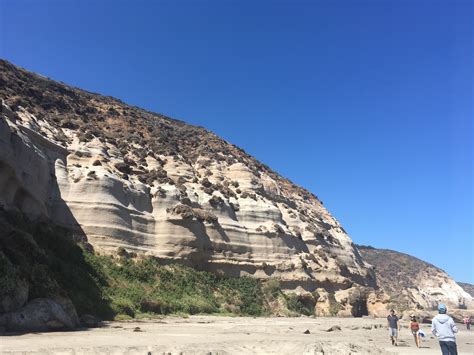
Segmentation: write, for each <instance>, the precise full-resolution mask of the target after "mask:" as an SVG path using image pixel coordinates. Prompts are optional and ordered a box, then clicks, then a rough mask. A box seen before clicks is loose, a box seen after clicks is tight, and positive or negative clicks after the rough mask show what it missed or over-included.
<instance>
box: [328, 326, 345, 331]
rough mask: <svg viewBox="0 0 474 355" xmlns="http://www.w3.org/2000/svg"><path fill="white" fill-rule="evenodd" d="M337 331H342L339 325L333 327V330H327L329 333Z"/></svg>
mask: <svg viewBox="0 0 474 355" xmlns="http://www.w3.org/2000/svg"><path fill="white" fill-rule="evenodd" d="M335 330H341V327H340V326H338V325H333V326H332V327H331V328H329V329H327V330H326V331H327V332H334V331H335Z"/></svg>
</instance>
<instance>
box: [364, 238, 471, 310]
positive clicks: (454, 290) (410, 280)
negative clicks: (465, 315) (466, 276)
mask: <svg viewBox="0 0 474 355" xmlns="http://www.w3.org/2000/svg"><path fill="white" fill-rule="evenodd" d="M359 250H360V252H361V254H362V257H363V258H364V259H365V260H366V261H367V262H368V263H370V264H371V265H373V266H374V269H375V275H376V282H377V290H376V292H373V293H372V294H371V295H370V296H369V302H368V306H369V310H370V313H372V314H379V315H385V314H386V312H387V308H389V307H395V308H398V309H399V310H400V309H401V310H404V309H407V310H408V309H411V310H414V309H417V310H420V311H421V310H425V311H430V310H436V307H437V306H438V303H445V304H447V305H448V307H449V309H450V311H452V310H453V309H455V308H461V309H464V308H474V299H473V298H472V296H471V295H470V294H468V293H467V292H466V291H464V290H463V289H462V288H461V287H460V286H459V285H458V284H457V283H456V282H455V281H454V280H453V279H452V278H451V277H450V276H449V275H448V274H447V273H446V272H444V271H443V270H441V269H439V268H437V267H435V266H434V265H431V264H429V263H427V262H425V261H422V260H420V259H418V258H415V257H413V256H411V255H407V254H404V253H399V252H396V251H393V250H387V249H376V248H373V247H367V246H359Z"/></svg>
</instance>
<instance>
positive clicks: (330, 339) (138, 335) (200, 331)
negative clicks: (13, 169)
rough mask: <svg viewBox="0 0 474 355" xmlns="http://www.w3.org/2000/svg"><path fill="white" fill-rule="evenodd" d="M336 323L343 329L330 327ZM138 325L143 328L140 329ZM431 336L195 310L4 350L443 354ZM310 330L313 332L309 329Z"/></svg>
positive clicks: (17, 339) (469, 343)
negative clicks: (395, 336) (395, 340)
mask: <svg viewBox="0 0 474 355" xmlns="http://www.w3.org/2000/svg"><path fill="white" fill-rule="evenodd" d="M334 325H337V326H339V327H340V328H341V330H334V331H331V332H327V331H326V330H327V329H328V328H330V327H332V326H334ZM137 327H139V329H136V328H137ZM422 329H423V330H424V331H425V332H426V333H427V338H425V340H424V341H423V342H422V348H420V349H417V348H416V347H415V344H414V341H413V338H412V337H411V334H410V331H409V329H408V328H406V324H404V327H403V328H402V330H401V334H400V338H399V346H398V347H395V346H392V345H391V344H390V342H389V340H388V332H387V329H386V328H385V321H384V319H369V318H364V319H361V318H344V319H343V318H307V317H301V318H246V317H239V318H233V317H215V316H192V317H189V318H175V317H166V318H163V319H160V320H150V321H141V322H136V321H134V322H107V323H105V324H104V326H103V327H101V328H95V329H88V330H82V331H72V332H56V333H33V334H7V335H4V336H0V353H1V354H145V355H148V354H153V355H155V354H206V355H209V354H213V355H214V354H293V355H296V354H326V355H327V354H345V355H347V354H408V355H409V354H440V353H441V351H440V350H439V346H438V342H437V340H436V339H434V338H433V337H432V336H431V335H430V332H429V325H423V326H422ZM306 330H309V334H304V332H305V331H306ZM457 343H458V350H459V353H460V354H474V330H472V331H471V332H468V331H466V330H465V329H464V328H463V327H462V325H460V332H459V334H458V337H457Z"/></svg>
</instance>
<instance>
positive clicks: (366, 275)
mask: <svg viewBox="0 0 474 355" xmlns="http://www.w3.org/2000/svg"><path fill="white" fill-rule="evenodd" d="M0 96H1V98H2V100H3V103H2V112H1V119H0V167H1V169H0V205H1V206H3V207H4V208H7V209H13V208H14V209H18V210H20V211H22V212H24V213H26V214H28V215H29V216H31V217H35V218H49V219H51V220H52V221H53V222H55V223H57V224H59V225H62V226H65V227H68V228H69V229H73V230H75V231H76V232H77V234H78V235H80V236H82V237H83V238H86V239H87V241H88V242H89V243H91V244H92V245H93V246H94V248H95V249H96V250H99V251H103V252H112V251H116V250H117V248H118V247H123V248H125V249H127V250H129V251H134V252H137V253H141V254H147V255H153V256H156V257H159V258H162V259H163V260H164V261H166V260H178V261H181V262H185V263H188V264H190V265H193V266H195V267H198V268H202V269H207V270H211V271H214V272H219V273H223V274H224V275H227V276H229V275H230V276H239V275H253V276H255V277H259V278H267V277H277V278H279V279H280V280H281V283H282V285H283V286H284V287H285V288H287V289H293V290H296V291H297V292H312V291H315V290H317V291H318V293H319V295H320V302H322V305H321V309H322V310H328V309H329V306H330V305H331V303H334V302H336V303H340V304H343V305H345V306H343V307H339V308H338V309H337V311H338V312H341V313H344V312H346V313H350V312H353V308H354V304H355V303H357V302H356V301H354V300H353V299H351V297H349V296H350V295H351V294H353V292H352V291H357V295H359V296H360V297H361V298H362V299H363V297H364V295H365V292H364V291H363V290H364V287H366V286H373V285H374V279H373V275H372V273H371V270H370V267H369V265H367V264H366V263H365V262H364V261H363V259H362V258H361V257H360V255H359V253H358V251H357V249H356V248H355V246H354V244H353V243H352V241H351V239H350V238H349V236H348V235H347V234H346V232H345V231H344V229H343V228H342V227H341V225H340V224H339V223H338V222H337V221H336V220H335V219H334V218H333V217H332V216H331V214H330V213H329V212H328V211H327V210H326V209H325V208H324V206H323V205H322V203H321V202H320V201H319V200H318V199H317V198H316V197H315V196H314V195H312V194H311V193H309V192H307V191H306V190H304V189H302V188H300V187H298V186H296V185H294V184H292V183H291V182H290V181H288V180H286V179H284V178H282V177H281V176H279V175H278V174H276V173H275V172H273V171H272V170H270V169H269V168H268V167H266V166H265V165H263V164H261V163H259V162H258V161H256V160H255V159H254V158H252V157H251V156H249V155H247V154H246V153H245V152H244V151H242V150H241V149H239V148H237V147H235V146H233V145H231V144H229V143H227V142H225V141H223V140H222V139H220V138H218V137H217V136H216V135H214V134H213V133H211V132H208V131H207V130H205V129H203V128H200V127H194V126H190V125H187V124H185V123H183V122H180V121H176V120H173V119H170V118H167V117H164V116H162V115H158V114H153V113H150V112H147V111H144V110H141V109H138V108H136V107H131V106H128V105H126V104H124V103H122V102H120V101H119V100H116V99H113V98H110V97H104V96H100V95H97V94H92V93H88V92H85V91H82V90H79V89H76V88H72V87H69V86H67V85H64V84H60V83H57V82H54V81H51V80H48V79H46V78H44V77H41V76H38V75H35V74H32V73H29V72H27V71H25V70H23V69H20V68H18V67H15V66H13V65H12V64H10V63H8V62H6V61H1V62H0ZM351 303H352V304H351Z"/></svg>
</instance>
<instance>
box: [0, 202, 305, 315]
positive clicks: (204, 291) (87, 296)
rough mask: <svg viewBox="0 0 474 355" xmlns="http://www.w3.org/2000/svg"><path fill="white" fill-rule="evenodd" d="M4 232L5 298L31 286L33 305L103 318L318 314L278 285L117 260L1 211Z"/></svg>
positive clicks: (1, 279) (0, 259) (124, 257)
mask: <svg viewBox="0 0 474 355" xmlns="http://www.w3.org/2000/svg"><path fill="white" fill-rule="evenodd" d="M0 230H1V231H2V232H1V233H0V299H3V298H7V297H9V298H15V297H16V294H15V293H16V292H19V291H18V287H17V286H16V285H18V284H23V285H24V284H27V285H28V299H29V300H31V299H34V298H39V297H47V298H51V299H57V298H61V297H62V298H69V299H70V300H71V301H72V303H73V304H74V306H75V307H76V310H77V312H78V314H93V315H96V316H98V317H100V318H102V319H127V318H143V317H154V316H157V315H164V314H181V315H183V314H227V315H250V316H264V315H271V314H282V315H287V316H291V315H294V316H296V315H300V314H307V315H309V314H312V313H313V310H312V309H310V308H308V307H307V306H306V305H305V304H304V303H303V302H302V301H301V300H300V299H299V296H298V295H296V294H285V293H283V292H282V291H281V289H280V285H279V282H278V280H275V279H273V280H270V281H267V282H263V281H261V280H257V279H254V278H251V277H240V278H230V277H222V276H218V275H216V274H213V273H210V272H205V271H198V270H195V269H193V268H190V267H187V266H183V265H180V264H171V265H162V263H160V260H159V259H158V258H153V257H139V256H137V255H136V254H133V253H128V252H127V251H126V250H124V249H123V248H121V250H117V253H116V255H98V254H96V253H94V252H93V251H92V249H91V248H90V246H89V245H88V244H87V243H81V241H78V239H81V238H78V237H77V236H74V235H73V234H71V233H70V232H68V231H67V230H65V229H63V228H60V227H57V226H54V225H51V224H50V223H39V222H35V223H33V222H31V221H29V220H28V219H26V218H25V217H24V216H22V215H21V214H20V213H11V212H9V213H7V212H5V211H0ZM20 280H21V282H19V281H20ZM0 311H1V310H0Z"/></svg>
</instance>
